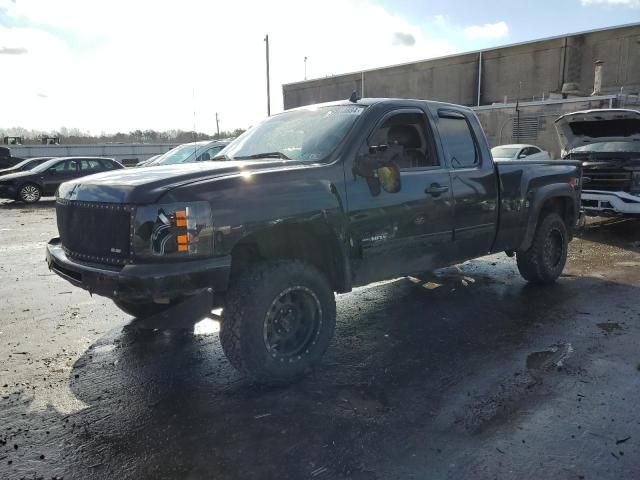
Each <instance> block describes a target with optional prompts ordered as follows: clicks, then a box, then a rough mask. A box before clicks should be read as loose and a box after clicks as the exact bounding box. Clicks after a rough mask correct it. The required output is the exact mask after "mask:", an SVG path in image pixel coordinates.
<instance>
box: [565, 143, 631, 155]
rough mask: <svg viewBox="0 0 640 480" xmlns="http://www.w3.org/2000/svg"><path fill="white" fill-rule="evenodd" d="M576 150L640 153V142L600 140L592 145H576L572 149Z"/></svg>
mask: <svg viewBox="0 0 640 480" xmlns="http://www.w3.org/2000/svg"><path fill="white" fill-rule="evenodd" d="M571 152H572V153H574V152H592V153H597V152H603V153H611V152H629V153H632V152H636V153H640V142H598V143H592V144H590V145H584V146H582V147H576V148H574V149H573V150H572V151H571Z"/></svg>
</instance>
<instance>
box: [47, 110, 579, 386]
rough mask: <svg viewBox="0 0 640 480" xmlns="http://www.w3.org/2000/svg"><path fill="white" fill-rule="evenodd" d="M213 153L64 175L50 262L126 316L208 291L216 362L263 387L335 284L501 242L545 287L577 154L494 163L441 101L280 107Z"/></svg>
mask: <svg viewBox="0 0 640 480" xmlns="http://www.w3.org/2000/svg"><path fill="white" fill-rule="evenodd" d="M216 160H223V161H216V162H210V163H209V162H201V163H197V164H190V165H179V166H166V167H162V166H161V167H156V168H153V169H136V170H126V171H124V170H121V171H117V172H112V173H107V174H99V175H93V176H90V177H85V178H82V179H78V180H73V181H70V182H66V183H64V184H62V186H61V187H60V189H59V194H58V198H57V206H56V209H57V222H58V230H59V234H60V237H59V238H54V239H52V240H51V241H50V242H49V244H48V246H47V262H48V264H49V267H50V268H51V269H52V270H53V271H55V272H56V273H57V274H58V275H60V276H61V277H63V278H65V279H67V280H68V281H70V282H71V283H73V284H75V285H77V286H81V287H82V288H85V289H87V290H89V291H90V292H92V293H95V294H98V295H104V296H107V297H109V298H111V299H113V300H114V302H115V303H116V305H118V306H119V307H120V308H121V309H122V310H124V311H125V312H127V313H129V314H131V315H134V316H137V317H144V316H147V315H155V316H158V315H159V314H158V312H161V311H163V310H165V311H166V309H172V308H175V305H176V304H180V303H181V302H185V303H186V302H187V301H191V300H190V299H191V298H193V296H196V295H209V298H211V299H212V306H211V307H210V308H215V307H216V306H217V307H222V308H223V313H222V316H221V327H220V336H221V342H222V346H223V348H224V351H225V353H226V355H227V357H228V359H229V360H230V361H231V363H232V364H233V365H234V366H235V367H237V368H238V369H240V370H241V371H243V372H245V373H246V374H248V375H249V376H250V377H252V378H253V379H255V380H257V381H260V382H268V383H279V382H287V381H290V380H293V379H296V378H298V377H300V376H301V375H303V374H304V373H305V372H307V371H308V370H309V368H310V367H312V366H313V365H314V364H315V363H316V362H318V361H319V360H320V358H321V357H322V355H323V353H324V351H325V350H326V348H327V347H328V345H329V343H330V340H331V338H332V336H333V333H334V327H335V317H336V304H335V300H334V292H340V293H342V292H349V291H350V290H351V289H352V288H353V287H354V286H357V285H364V284H368V283H370V282H373V281H378V280H382V279H388V278H395V277H398V276H403V275H408V274H412V273H417V272H418V273H419V272H424V271H429V270H433V269H436V268H439V267H444V266H447V265H452V264H455V263H457V262H461V261H464V260H468V259H472V258H475V257H480V256H483V255H487V254H490V253H492V252H500V251H506V252H507V253H508V254H509V255H513V254H514V253H515V254H516V256H517V264H518V268H519V270H520V272H521V274H522V276H523V277H524V278H525V279H527V280H528V281H529V282H532V283H538V284H545V283H551V282H553V281H555V280H556V279H557V278H558V277H559V275H560V274H561V272H562V270H563V268H564V265H565V261H566V255H567V243H568V241H569V240H570V239H571V236H572V230H573V227H574V225H575V224H576V220H577V216H578V212H579V201H580V183H581V169H580V164H579V162H574V161H519V162H504V163H501V162H494V161H493V159H492V157H491V153H490V151H489V148H488V146H487V142H486V139H485V137H484V134H483V132H482V129H481V127H480V124H479V122H478V119H477V118H476V116H475V115H474V114H473V112H472V111H471V110H469V109H468V108H466V107H461V106H457V105H450V104H445V103H438V102H431V101H420V100H394V99H354V98H352V99H351V100H349V101H343V102H335V103H330V104H320V105H313V106H308V107H303V108H298V109H295V110H289V111H286V112H284V113H281V114H278V115H274V116H272V117H270V118H268V119H267V120H265V121H264V122H262V123H260V124H259V125H257V126H256V127H254V128H253V129H251V130H249V131H248V132H246V133H245V134H244V135H242V136H241V137H239V138H238V139H236V140H235V141H234V142H232V143H231V144H230V145H229V146H228V147H227V148H226V149H225V150H223V151H222V152H221V155H220V156H219V157H217V158H216ZM160 315H162V314H160ZM151 318H153V317H151Z"/></svg>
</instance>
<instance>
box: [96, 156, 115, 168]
mask: <svg viewBox="0 0 640 480" xmlns="http://www.w3.org/2000/svg"><path fill="white" fill-rule="evenodd" d="M100 164H101V165H102V168H103V169H104V170H113V169H114V168H116V164H115V162H112V161H111V160H106V159H104V158H103V159H101V160H100Z"/></svg>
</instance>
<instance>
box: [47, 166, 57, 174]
mask: <svg viewBox="0 0 640 480" xmlns="http://www.w3.org/2000/svg"><path fill="white" fill-rule="evenodd" d="M47 173H48V174H49V175H55V174H56V167H51V168H49V170H47Z"/></svg>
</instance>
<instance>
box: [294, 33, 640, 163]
mask: <svg viewBox="0 0 640 480" xmlns="http://www.w3.org/2000/svg"><path fill="white" fill-rule="evenodd" d="M596 69H599V70H600V73H599V76H598V78H599V80H598V81H596V75H595V72H596ZM594 87H595V89H594ZM354 90H355V91H357V92H358V93H359V94H360V95H362V96H366V97H400V98H424V99H430V100H440V101H445V102H452V103H457V104H461V105H467V106H473V107H479V108H478V109H477V113H478V116H479V117H480V120H481V122H482V124H483V126H484V128H485V129H486V131H487V134H488V136H489V141H490V143H491V145H492V146H493V145H496V144H499V143H510V142H511V141H514V140H516V139H517V138H518V137H520V139H521V140H522V141H523V142H525V141H528V140H527V138H528V139H531V140H536V141H537V142H538V143H539V144H540V146H542V147H543V148H545V149H547V150H549V151H550V152H552V154H555V155H556V156H557V155H559V146H558V144H557V141H556V139H555V132H553V128H549V127H550V126H551V124H552V122H553V116H554V115H556V114H561V113H567V112H569V111H576V110H580V109H583V108H602V107H608V106H627V107H631V108H633V106H636V105H638V104H639V102H638V93H639V92H640V23H637V24H632V25H625V26H621V27H615V28H608V29H602V30H594V31H589V32H582V33H577V34H571V35H563V36H559V37H554V38H548V39H544V40H538V41H532V42H526V43H520V44H516V45H508V46H504V47H498V48H491V49H487V50H482V51H476V52H470V53H464V54H460V55H451V56H447V57H441V58H435V59H431V60H425V61H419V62H413V63H407V64H402V65H394V66H389V67H383V68H377V69H372V70H365V71H361V72H353V73H348V74H344V75H335V76H331V77H326V78H320V79H314V80H307V81H302V82H296V83H289V84H285V85H283V86H282V91H283V96H284V108H285V109H289V108H294V107H298V106H302V105H309V104H312V103H320V102H328V101H333V100H340V99H346V98H349V96H350V95H351V93H352V92H353V91H354ZM592 95H593V97H595V98H593V97H592ZM581 97H582V100H576V98H581ZM584 97H588V98H584ZM516 100H519V106H520V107H521V108H519V110H520V119H521V122H528V123H527V125H528V127H526V128H525V125H524V124H522V123H521V124H520V125H518V124H516V125H515V130H514V127H513V118H516V122H517V117H518V116H517V114H516V112H515V102H516ZM563 100H564V101H563ZM556 116H557V115H556ZM531 125H537V128H538V134H537V135H532V134H531V133H532V131H533V130H532V128H533V127H532V126H531ZM523 129H524V130H526V131H527V132H528V133H529V134H528V136H527V138H525V136H523V135H522V132H520V131H521V130H523ZM514 132H515V135H512V134H513V133H514ZM532 143H535V142H532Z"/></svg>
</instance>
